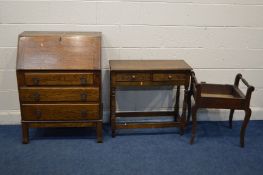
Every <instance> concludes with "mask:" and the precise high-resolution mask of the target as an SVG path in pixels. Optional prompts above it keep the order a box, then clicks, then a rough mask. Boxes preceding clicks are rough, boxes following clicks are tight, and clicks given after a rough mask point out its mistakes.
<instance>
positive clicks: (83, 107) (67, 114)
mask: <svg viewBox="0 0 263 175" xmlns="http://www.w3.org/2000/svg"><path fill="white" fill-rule="evenodd" d="M99 108H100V107H99V104H23V105H22V107H21V112H22V114H23V115H22V116H23V120H29V121H35V120H40V121H41V120H43V121H47V120H49V121H67V120H93V119H94V120H95V119H99V117H100V116H99V114H100V112H99Z"/></svg>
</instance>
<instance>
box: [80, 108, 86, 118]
mask: <svg viewBox="0 0 263 175" xmlns="http://www.w3.org/2000/svg"><path fill="white" fill-rule="evenodd" d="M80 115H81V117H87V115H88V111H87V110H85V109H84V110H81V111H80Z"/></svg>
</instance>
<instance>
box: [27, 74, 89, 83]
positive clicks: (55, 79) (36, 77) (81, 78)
mask: <svg viewBox="0 0 263 175" xmlns="http://www.w3.org/2000/svg"><path fill="white" fill-rule="evenodd" d="M24 75H25V84H26V85H28V86H41V85H43V86H54V85H68V86H70V85H92V84H93V73H57V72H56V73H53V72H48V73H34V72H26V73H25V74H24Z"/></svg>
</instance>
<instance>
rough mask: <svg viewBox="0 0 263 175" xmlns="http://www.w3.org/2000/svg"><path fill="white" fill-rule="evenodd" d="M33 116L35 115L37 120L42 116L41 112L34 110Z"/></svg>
mask: <svg viewBox="0 0 263 175" xmlns="http://www.w3.org/2000/svg"><path fill="white" fill-rule="evenodd" d="M35 115H36V116H37V117H38V118H40V117H41V116H42V112H41V111H40V110H39V109H37V110H35Z"/></svg>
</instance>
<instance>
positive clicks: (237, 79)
mask: <svg viewBox="0 0 263 175" xmlns="http://www.w3.org/2000/svg"><path fill="white" fill-rule="evenodd" d="M240 80H241V81H242V82H243V83H244V85H246V86H247V92H246V99H247V101H248V104H247V106H249V102H250V98H251V94H252V92H253V91H254V90H255V88H254V86H251V85H250V84H249V83H248V82H247V81H246V80H245V79H244V78H243V77H242V74H240V73H239V74H237V75H236V79H235V86H237V87H238V85H239V82H240Z"/></svg>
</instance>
